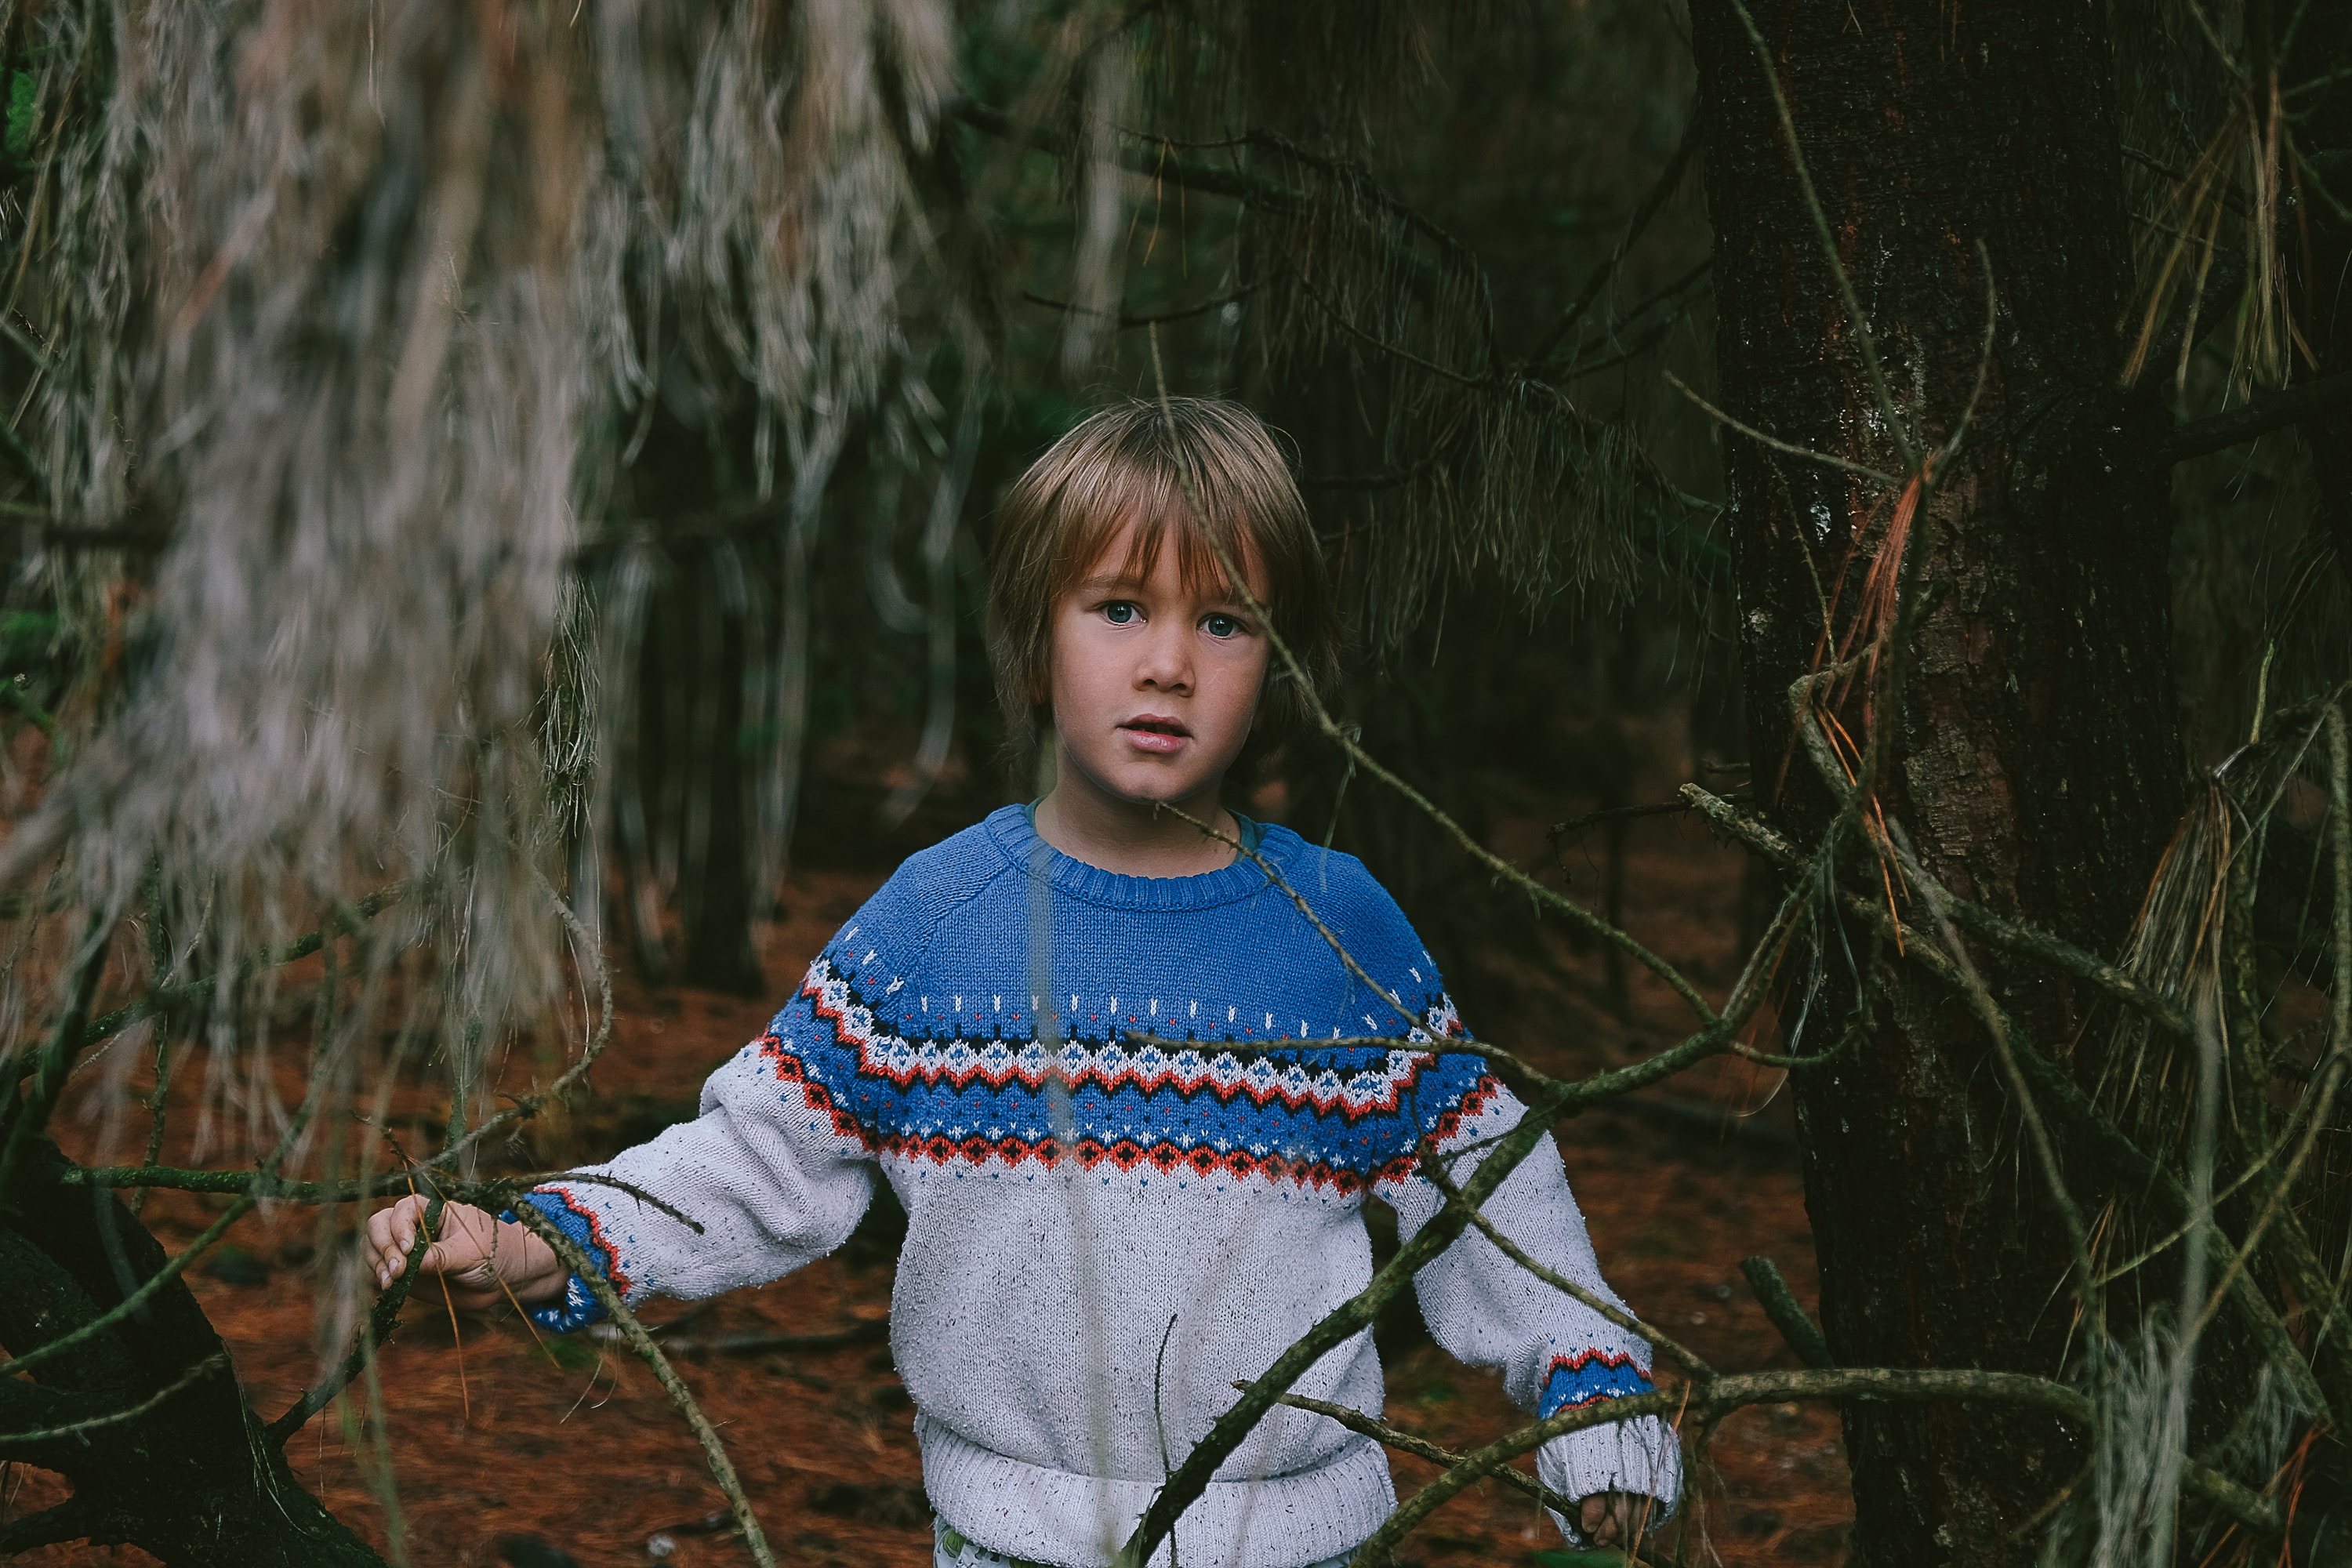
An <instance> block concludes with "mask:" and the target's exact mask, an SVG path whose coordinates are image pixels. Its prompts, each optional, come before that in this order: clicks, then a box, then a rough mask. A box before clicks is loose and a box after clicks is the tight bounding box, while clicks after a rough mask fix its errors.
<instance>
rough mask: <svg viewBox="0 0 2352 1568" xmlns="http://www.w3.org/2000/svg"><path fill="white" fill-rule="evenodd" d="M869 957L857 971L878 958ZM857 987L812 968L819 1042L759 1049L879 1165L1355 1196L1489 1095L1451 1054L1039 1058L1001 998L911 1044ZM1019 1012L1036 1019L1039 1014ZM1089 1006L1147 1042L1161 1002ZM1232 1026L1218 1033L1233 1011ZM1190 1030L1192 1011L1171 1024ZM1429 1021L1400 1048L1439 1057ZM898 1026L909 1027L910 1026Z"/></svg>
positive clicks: (1152, 1048) (829, 964)
mask: <svg viewBox="0 0 2352 1568" xmlns="http://www.w3.org/2000/svg"><path fill="white" fill-rule="evenodd" d="M857 934H858V932H857V931H856V928H855V927H852V928H851V929H850V930H848V931H844V932H843V933H842V936H843V938H845V939H847V942H846V944H845V945H846V948H847V949H848V950H849V951H855V948H856V936H857ZM836 945H837V946H841V945H844V944H843V943H841V942H836ZM865 956H866V961H867V963H869V964H870V963H872V962H873V960H874V958H875V957H876V954H875V953H874V952H872V951H871V950H868V952H866V955H865ZM859 981H860V977H859V976H858V975H857V974H856V972H855V971H851V972H848V973H844V972H843V971H842V970H841V969H839V968H836V967H835V963H834V962H833V960H832V959H831V957H830V956H820V957H819V958H818V959H817V960H816V962H815V963H813V964H811V965H810V966H809V972H808V978H807V980H806V981H805V982H804V983H803V985H802V988H801V998H802V999H803V1000H804V1001H805V1002H807V1003H808V1004H809V1007H810V1010H811V1011H812V1012H813V1013H814V1015H815V1016H816V1017H818V1018H819V1019H822V1020H824V1022H825V1023H826V1024H828V1025H829V1026H831V1027H830V1030H829V1031H828V1033H827V1034H821V1035H819V1036H818V1037H816V1038H815V1039H814V1040H809V1039H807V1038H806V1037H805V1036H804V1035H803V1036H801V1037H796V1038H795V1039H793V1041H791V1042H789V1043H788V1042H787V1040H786V1039H785V1037H784V1036H783V1035H782V1033H781V1031H780V1028H779V1027H778V1026H782V1025H783V1023H784V1021H785V1017H786V1015H784V1014H780V1015H778V1017H777V1026H771V1027H770V1029H769V1031H768V1033H766V1034H764V1035H762V1036H761V1037H760V1039H759V1040H758V1042H757V1045H758V1047H759V1051H760V1054H761V1058H762V1059H764V1060H765V1061H767V1062H768V1063H769V1064H770V1065H771V1067H772V1070H773V1071H774V1072H775V1075H776V1077H777V1078H778V1079H781V1080H782V1081H783V1082H785V1083H788V1084H792V1085H793V1086H795V1087H796V1088H797V1089H798V1090H799V1092H800V1094H801V1096H802V1098H803V1100H804V1101H805V1103H806V1104H807V1106H808V1108H809V1109H810V1110H813V1111H815V1112H817V1113H819V1114H822V1115H824V1116H827V1117H829V1118H830V1119H831V1121H832V1124H833V1127H834V1130H835V1131H836V1132H838V1133H839V1134H840V1135H841V1136H843V1137H845V1138H854V1139H856V1140H857V1141H858V1142H860V1143H861V1144H863V1145H864V1146H865V1147H866V1148H867V1149H869V1150H871V1151H873V1152H876V1153H877V1154H893V1155H898V1156H902V1157H907V1158H915V1159H924V1160H929V1161H932V1162H934V1163H941V1164H946V1163H955V1162H962V1163H965V1164H968V1165H971V1166H975V1167H980V1168H982V1169H988V1168H990V1167H1001V1168H1002V1170H1004V1171H1013V1170H1017V1169H1019V1168H1020V1167H1021V1166H1022V1165H1023V1164H1024V1163H1026V1162H1031V1161H1034V1162H1035V1163H1037V1164H1038V1165H1039V1166H1040V1167H1042V1168H1044V1169H1048V1170H1050V1169H1052V1168H1053V1167H1054V1166H1055V1164H1056V1163H1058V1162H1060V1161H1062V1160H1065V1159H1076V1161H1077V1162H1078V1163H1080V1164H1081V1165H1083V1166H1085V1167H1086V1168H1087V1170H1090V1171H1091V1170H1093V1169H1095V1168H1096V1167H1097V1165H1098V1164H1101V1163H1106V1162H1107V1163H1109V1164H1110V1165H1111V1166H1113V1167H1115V1168H1116V1169H1117V1170H1118V1171H1120V1172H1122V1173H1139V1174H1140V1176H1141V1179H1142V1180H1143V1181H1145V1182H1146V1183H1147V1184H1148V1183H1149V1182H1150V1173H1151V1172H1152V1171H1154V1170H1156V1171H1158V1172H1159V1173H1161V1174H1162V1175H1163V1176H1171V1177H1172V1176H1178V1175H1180V1174H1181V1173H1187V1172H1189V1173H1190V1174H1191V1176H1192V1178H1193V1179H1197V1180H1213V1179H1215V1178H1218V1177H1220V1176H1223V1177H1230V1178H1233V1179H1235V1180H1241V1179H1245V1178H1248V1177H1252V1176H1259V1177H1265V1178H1267V1179H1270V1180H1288V1181H1292V1182H1296V1183H1297V1184H1300V1185H1302V1186H1308V1187H1315V1188H1328V1189H1330V1190H1332V1191H1335V1192H1354V1191H1359V1190H1360V1189H1361V1188H1363V1187H1364V1186H1365V1185H1367V1184H1370V1183H1371V1182H1372V1181H1374V1180H1376V1179H1378V1178H1379V1177H1381V1176H1382V1175H1388V1176H1391V1177H1402V1176H1404V1175H1406V1174H1408V1173H1410V1172H1411V1170H1412V1162H1413V1160H1414V1158H1415V1156H1414V1150H1415V1149H1416V1148H1417V1147H1418V1145H1419V1143H1420V1141H1421V1139H1422V1138H1423V1135H1428V1136H1432V1137H1434V1138H1437V1139H1438V1140H1440V1141H1441V1142H1442V1141H1443V1140H1444V1139H1445V1138H1447V1137H1449V1136H1451V1135H1452V1133H1453V1132H1454V1129H1455V1128H1456V1127H1458V1126H1459V1125H1460V1123H1461V1121H1462V1118H1463V1117H1464V1116H1465V1114H1475V1112H1476V1110H1477V1109H1478V1107H1479V1106H1481V1105H1483V1104H1485V1103H1486V1100H1489V1099H1491V1098H1492V1097H1493V1095H1494V1092H1495V1089H1496V1087H1497V1085H1496V1082H1495V1079H1493V1077H1492V1076H1490V1075H1489V1074H1488V1073H1487V1072H1486V1064H1485V1063H1484V1062H1483V1061H1482V1060H1480V1059H1479V1058H1476V1057H1474V1056H1467V1055H1463V1054H1459V1053H1453V1054H1446V1055H1442V1056H1433V1055H1431V1054H1430V1053H1428V1052H1426V1051H1406V1050H1380V1049H1376V1048H1373V1047H1349V1048H1343V1049H1337V1050H1320V1051H1315V1050H1299V1051H1285V1052H1282V1053H1280V1054H1278V1055H1255V1054H1254V1055H1252V1056H1249V1057H1246V1058H1244V1057H1238V1056H1235V1055H1234V1054H1233V1053H1231V1052H1221V1051H1218V1050H1217V1049H1216V1048H1215V1045H1216V1043H1220V1042H1229V1041H1231V1040H1232V1039H1233V1037H1232V1036H1230V1035H1224V1034H1223V1033H1219V1034H1216V1035H1213V1036H1211V1037H1210V1040H1209V1041H1208V1042H1202V1041H1200V1040H1199V1039H1198V1037H1189V1038H1188V1040H1187V1043H1186V1044H1184V1045H1181V1046H1178V1045H1173V1044H1171V1045H1165V1046H1163V1045H1160V1044H1157V1043H1138V1044H1133V1045H1129V1044H1124V1043H1120V1042H1118V1041H1115V1040H1108V1039H1106V1040H1101V1041H1100V1042H1099V1043H1094V1044H1089V1043H1087V1042H1086V1041H1085V1040H1083V1039H1082V1038H1078V1037H1071V1038H1066V1039H1065V1040H1063V1041H1062V1042H1061V1043H1060V1044H1059V1045H1055V1046H1048V1045H1046V1044H1045V1043H1042V1042H1040V1041H1038V1040H1036V1039H1035V1038H1034V1037H1030V1036H1028V1035H1025V1034H1016V1033H1014V1031H1017V1030H1022V1029H1024V1028H1025V1027H1028V1026H1030V1025H1029V1020H1030V1019H1031V1018H1034V1016H1035V1015H1034V1013H1028V1014H1024V1013H1021V1012H1014V1013H1013V1014H1010V1015H1006V1014H1004V1013H1003V1012H1001V1011H999V1010H997V1009H998V1008H1000V1007H1001V1006H1002V1004H1003V997H1002V995H1001V994H1000V995H995V996H992V997H990V998H988V1000H989V1001H990V1003H991V1004H992V1005H991V1006H990V1007H989V1008H986V1009H981V1008H974V1009H972V1010H971V1011H970V1012H968V1013H967V1012H966V1011H965V1010H964V1008H963V1006H962V1004H963V1002H964V1000H965V998H964V997H962V996H956V997H954V998H953V1001H954V1003H955V1007H954V1009H953V1010H952V1011H951V1012H950V1013H949V1014H948V1015H947V1020H946V1026H945V1027H946V1032H945V1033H943V1034H931V1035H928V1036H926V1035H916V1036H915V1037H908V1035H902V1034H899V1033H897V1032H895V1031H894V1030H892V1029H891V1027H890V1026H889V1025H888V1024H887V1022H885V1021H884V1020H883V1019H881V1018H880V1017H877V1013H876V1010H875V1008H874V1006H873V1005H872V1004H871V1003H870V1002H869V1001H867V1000H866V995H867V993H866V992H862V991H861V989H860V984H859ZM866 984H867V985H868V986H870V987H873V988H875V989H876V990H877V991H879V992H880V993H881V994H882V995H884V996H887V994H888V992H889V991H890V990H891V989H893V988H895V987H896V986H897V985H898V982H897V981H896V980H895V979H892V978H890V977H887V976H886V975H884V974H882V973H879V972H878V971H873V972H869V973H868V975H867V976H866ZM878 999H880V998H879V997H877V1000H878ZM974 1000H978V998H974ZM1019 1000H1020V998H1018V997H1016V998H1015V1001H1016V1003H1017V1002H1018V1001H1019ZM1029 1000H1030V1002H1031V1005H1032V1006H1033V1007H1034V1005H1035V1002H1036V999H1035V998H1034V997H1032V998H1030V999H1029ZM1084 1005H1085V1002H1084V998H1083V997H1081V996H1079V995H1077V994H1072V995H1071V997H1070V1003H1069V1013H1068V1014H1067V1015H1060V1014H1058V1013H1057V1012H1055V1011H1049V1012H1048V1013H1047V1017H1048V1020H1049V1023H1051V1024H1053V1025H1055V1026H1062V1025H1063V1019H1064V1017H1065V1016H1066V1017H1068V1018H1070V1019H1071V1020H1073V1021H1075V1020H1076V1018H1077V1016H1078V1015H1079V1013H1080V1009H1081V1008H1082V1007H1083V1006H1084ZM1102 1008H1103V1010H1102V1011H1097V1012H1094V1013H1091V1014H1087V1015H1086V1022H1085V1026H1087V1027H1095V1028H1102V1027H1104V1019H1105V1017H1106V1016H1108V1018H1109V1020H1110V1024H1109V1026H1110V1027H1116V1026H1120V1025H1122V1024H1123V1025H1124V1026H1128V1027H1135V1028H1139V1027H1147V1026H1150V1024H1151V1023H1152V1022H1153V1021H1155V1020H1156V1018H1157V1015H1158V1013H1159V998H1157V997H1152V998H1150V999H1149V1000H1147V1002H1146V1003H1145V1005H1144V1008H1143V1010H1142V1011H1141V1012H1140V1013H1130V1014H1128V1015H1127V1016H1125V1017H1124V1018H1122V1017H1121V1016H1119V1014H1118V998H1117V997H1116V996H1112V995H1108V994H1106V996H1105V997H1104V999H1103V1003H1102ZM1171 1011H1172V1010H1171ZM1227 1012H1228V1017H1227V1019H1226V1020H1225V1021H1224V1022H1225V1026H1226V1027H1227V1028H1231V1027H1232V1026H1233V1022H1232V1016H1233V1015H1234V1014H1235V1013H1236V1012H1237V1009H1236V1008H1234V1007H1228V1009H1227ZM926 1016H927V1015H926ZM1196 1016H1197V1004H1195V1005H1193V1006H1192V1007H1191V1008H1188V1009H1187V1011H1186V1014H1185V1015H1184V1016H1183V1019H1182V1021H1183V1022H1185V1023H1187V1024H1189V1023H1191V1022H1192V1021H1193V1019H1194V1018H1195V1017H1196ZM1268 1017H1271V1015H1268ZM1424 1019H1425V1023H1424V1025H1416V1026H1412V1032H1411V1034H1410V1035H1408V1036H1407V1038H1409V1039H1414V1040H1422V1041H1429V1042H1431V1043H1434V1041H1435V1039H1436V1038H1439V1037H1452V1036H1458V1035H1459V1033H1460V1027H1461V1026H1460V1024H1459V1022H1458V1021H1457V1020H1456V1019H1455V1017H1454V1008H1453V1005H1452V1003H1451V1002H1450V1001H1447V1000H1445V999H1444V997H1442V996H1441V997H1439V998H1437V999H1436V1000H1435V1001H1433V1003H1431V1005H1429V1006H1428V1008H1427V1010H1426V1013H1425V1015H1424ZM1370 1021H1372V1020H1368V1022H1370ZM1302 1023H1303V1020H1302ZM901 1026H913V1016H912V1015H908V1016H904V1017H903V1018H902V1020H901ZM1432 1028H1433V1029H1434V1030H1436V1031H1439V1033H1436V1034H1433V1033H1432V1032H1431V1030H1432ZM967 1030H969V1032H967ZM983 1031H984V1032H983ZM1240 1032H1241V1033H1243V1034H1244V1036H1245V1035H1247V1034H1250V1033H1255V1029H1254V1028H1250V1027H1244V1029H1243V1030H1242V1031H1240ZM1367 1032H1368V1033H1369V1032H1370V1030H1369V1029H1368V1030H1367ZM1057 1101H1058V1102H1059V1104H1058V1107H1057V1103H1056V1102H1057ZM1057 1121H1059V1122H1060V1123H1061V1124H1062V1129H1063V1130H1062V1131H1059V1132H1057V1131H1056V1130H1055V1124H1056V1122H1057Z"/></svg>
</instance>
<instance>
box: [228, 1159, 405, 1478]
mask: <svg viewBox="0 0 2352 1568" xmlns="http://www.w3.org/2000/svg"><path fill="white" fill-rule="evenodd" d="M442 1207H443V1205H442V1201H441V1199H440V1198H439V1197H438V1196H436V1197H435V1198H434V1199H433V1201H432V1202H431V1203H430V1204H429V1205H426V1207H425V1223H424V1224H422V1225H420V1226H417V1227H416V1239H415V1241H414V1242H412V1243H410V1245H409V1248H408V1260H407V1262H406V1264H405V1265H404V1266H403V1268H401V1271H400V1276H399V1278H398V1279H394V1281H393V1282H392V1283H391V1284H390V1285H389V1286H386V1287H385V1288H384V1290H383V1294H382V1295H380V1296H378V1297H377V1298H376V1299H375V1306H374V1308H373V1310H370V1312H369V1313H368V1315H367V1320H366V1321H364V1322H362V1324H361V1325H360V1331H359V1334H358V1337H357V1338H355V1339H354V1340H353V1341H352V1349H351V1353H350V1354H348V1355H346V1356H345V1357H343V1359H342V1361H341V1363H340V1364H338V1365H337V1366H336V1367H335V1369H334V1370H333V1371H332V1372H330V1373H328V1374H327V1375H326V1376H325V1377H322V1378H320V1380H319V1381H318V1382H317V1383H316V1384H312V1385H311V1387H310V1390H309V1391H308V1392H306V1393H305V1394H303V1395H302V1397H301V1398H299V1399H298V1400H296V1401H295V1402H294V1403H293V1404H292V1405H289V1406H288V1407H287V1410H286V1412H285V1414H284V1415H280V1416H278V1419H277V1420H275V1421H272V1422H271V1423H270V1424H269V1425H268V1426H265V1427H263V1428H262V1429H261V1435H262V1436H264V1437H267V1438H268V1440H269V1444H270V1447H276V1448H282V1447H285V1446H286V1439H288V1438H289V1437H291V1436H294V1434H295V1433H297V1432H299V1431H300V1430H301V1429H302V1428H303V1427H304V1426H307V1425H308V1424H309V1423H310V1417H311V1416H313V1415H317V1414H318V1413H319V1412H320V1411H321V1410H324V1409H325V1408H326V1407H327V1406H328V1405H330V1404H331V1403H332V1402H333V1400H334V1397H335V1395H337V1394H341V1392H342V1391H343V1390H344V1389H345V1388H347V1387H349V1386H350V1385H351V1381H352V1379H353V1378H355V1377H357V1376H358V1375H359V1374H360V1371H361V1369H362V1367H364V1366H366V1365H367V1363H368V1362H369V1360H370V1358H372V1357H373V1355H374V1354H375V1349H376V1346H378V1345H380V1344H382V1343H383V1342H385V1341H386V1340H388V1339H390V1338H392V1335H393V1331H394V1330H396V1329H398V1328H399V1327H400V1310H401V1308H402V1307H403V1306H404V1305H405V1304H406V1303H407V1300H408V1292H409V1291H410V1290H411V1289H415V1285H416V1279H417V1275H418V1272H419V1270H420V1269H421V1268H423V1267H424V1263H425V1251H426V1249H427V1248H429V1247H431V1246H432V1245H433V1237H434V1234H435V1232H436V1231H437V1230H438V1229H439V1228H440V1225H441V1212H442Z"/></svg>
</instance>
